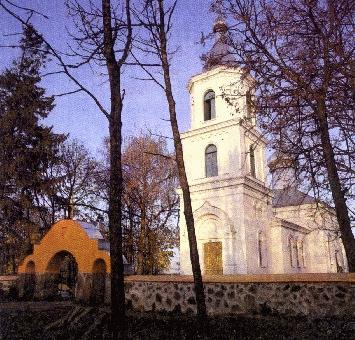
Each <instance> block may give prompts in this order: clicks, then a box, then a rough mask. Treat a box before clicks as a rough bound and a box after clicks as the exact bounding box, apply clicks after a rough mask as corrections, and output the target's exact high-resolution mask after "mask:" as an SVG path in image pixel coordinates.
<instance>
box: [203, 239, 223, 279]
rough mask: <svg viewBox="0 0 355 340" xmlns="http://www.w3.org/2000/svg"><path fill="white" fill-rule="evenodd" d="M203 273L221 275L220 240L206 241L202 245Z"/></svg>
mask: <svg viewBox="0 0 355 340" xmlns="http://www.w3.org/2000/svg"><path fill="white" fill-rule="evenodd" d="M203 250H204V265H205V275H222V274H223V262H222V242H208V243H205V244H204V245H203Z"/></svg>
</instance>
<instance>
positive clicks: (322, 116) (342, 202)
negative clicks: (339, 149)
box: [317, 99, 355, 273]
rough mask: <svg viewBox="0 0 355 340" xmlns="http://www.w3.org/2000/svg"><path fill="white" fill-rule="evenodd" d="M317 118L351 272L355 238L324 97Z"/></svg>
mask: <svg viewBox="0 0 355 340" xmlns="http://www.w3.org/2000/svg"><path fill="white" fill-rule="evenodd" d="M317 118H318V122H319V131H320V137H321V141H322V146H323V155H324V159H325V163H326V168H327V174H328V181H329V185H330V189H331V192H332V197H333V200H334V204H335V211H336V216H337V220H338V224H339V228H340V233H341V238H342V241H343V244H344V248H345V253H346V258H347V261H348V266H349V272H351V273H353V272H355V239H354V235H353V233H352V231H351V224H350V218H349V214H348V208H347V205H346V199H345V196H344V192H343V190H342V188H341V184H340V179H339V175H338V170H337V167H336V162H335V157H334V152H333V147H332V145H331V141H330V137H329V126H328V121H327V115H326V104H325V101H324V100H323V99H322V100H319V101H318V108H317Z"/></svg>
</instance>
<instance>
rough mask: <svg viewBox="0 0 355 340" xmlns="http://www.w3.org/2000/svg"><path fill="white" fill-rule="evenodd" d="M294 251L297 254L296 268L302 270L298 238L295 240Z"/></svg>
mask: <svg viewBox="0 0 355 340" xmlns="http://www.w3.org/2000/svg"><path fill="white" fill-rule="evenodd" d="M293 249H294V252H295V258H296V266H297V268H301V265H300V253H299V249H298V240H297V238H296V239H295V243H294V244H293Z"/></svg>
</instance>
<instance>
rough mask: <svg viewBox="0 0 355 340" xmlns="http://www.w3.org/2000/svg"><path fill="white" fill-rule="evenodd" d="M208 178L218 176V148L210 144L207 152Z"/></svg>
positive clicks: (206, 166)
mask: <svg viewBox="0 0 355 340" xmlns="http://www.w3.org/2000/svg"><path fill="white" fill-rule="evenodd" d="M205 168H206V177H214V176H218V165H217V148H216V146H215V145H213V144H210V145H209V146H207V148H206V150H205Z"/></svg>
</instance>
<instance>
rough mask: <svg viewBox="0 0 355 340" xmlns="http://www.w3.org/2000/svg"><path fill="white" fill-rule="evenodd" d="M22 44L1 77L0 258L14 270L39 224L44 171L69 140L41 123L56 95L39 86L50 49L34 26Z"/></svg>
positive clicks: (26, 30)
mask: <svg viewBox="0 0 355 340" xmlns="http://www.w3.org/2000/svg"><path fill="white" fill-rule="evenodd" d="M20 47H21V54H20V57H19V58H18V59H17V60H15V61H14V62H13V65H12V67H11V68H9V69H6V70H5V71H4V72H3V73H2V74H1V75H0V169H1V171H0V248H1V249H2V250H1V253H2V255H3V256H2V259H0V261H1V260H2V261H4V262H5V263H9V261H10V262H11V270H12V271H15V270H16V266H17V263H18V260H19V255H21V253H22V254H23V253H25V252H26V250H25V249H24V244H27V245H30V243H31V238H32V237H33V234H34V231H35V229H36V227H37V226H38V225H39V222H40V216H41V214H40V210H41V208H40V206H38V204H35V200H34V197H35V194H36V193H37V192H40V191H42V190H45V188H46V185H47V187H48V183H44V182H43V181H42V177H43V176H42V175H43V173H44V171H45V169H46V167H47V166H48V163H49V162H51V161H53V158H55V157H56V153H57V149H58V145H59V143H60V142H62V141H63V140H64V139H65V138H64V136H63V135H58V134H54V133H53V132H52V128H51V127H47V126H44V125H43V123H42V120H43V119H44V118H46V117H47V116H48V114H49V113H50V111H51V110H52V109H53V107H54V98H53V97H48V96H46V95H45V89H44V88H42V87H41V86H40V81H41V76H40V69H41V67H43V66H44V64H45V62H46V59H47V52H46V50H45V49H44V47H43V42H42V40H41V39H40V38H39V37H38V35H36V34H35V33H34V30H33V28H32V27H31V26H29V27H26V28H24V32H23V37H22V39H21V41H20ZM37 203H38V202H37ZM27 250H28V249H27ZM3 265H4V264H3ZM1 267H3V266H1V263H0V271H1ZM3 271H4V268H3Z"/></svg>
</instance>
